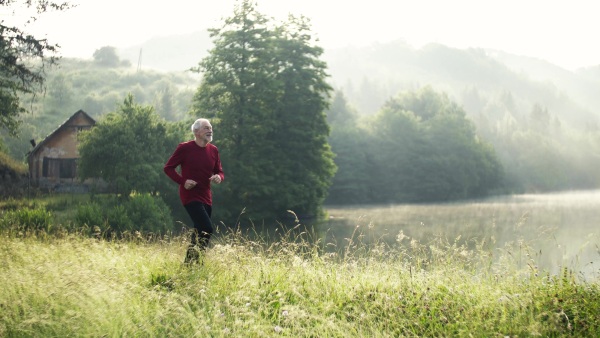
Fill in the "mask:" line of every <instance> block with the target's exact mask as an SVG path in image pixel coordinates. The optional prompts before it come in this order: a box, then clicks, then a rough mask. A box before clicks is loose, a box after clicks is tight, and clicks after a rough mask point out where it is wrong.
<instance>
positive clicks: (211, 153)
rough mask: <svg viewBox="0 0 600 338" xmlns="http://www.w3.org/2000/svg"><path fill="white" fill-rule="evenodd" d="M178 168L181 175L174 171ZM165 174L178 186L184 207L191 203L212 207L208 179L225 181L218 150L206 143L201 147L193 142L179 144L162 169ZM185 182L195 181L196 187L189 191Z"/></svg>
mask: <svg viewBox="0 0 600 338" xmlns="http://www.w3.org/2000/svg"><path fill="white" fill-rule="evenodd" d="M178 166H180V167H181V174H179V173H178V172H177V171H176V170H175V169H176V168H177V167H178ZM164 171H165V174H167V176H169V177H170V178H171V179H172V180H173V181H175V183H177V184H179V198H181V203H183V205H186V204H188V203H190V202H192V201H200V202H202V203H205V204H208V205H212V192H211V190H210V177H211V176H212V175H215V174H217V175H219V176H221V180H224V179H225V174H224V173H223V168H222V167H221V159H220V158H219V150H218V149H217V147H216V146H214V145H213V144H211V143H208V144H207V145H206V147H201V146H199V145H198V144H196V142H195V141H193V140H192V141H187V142H183V143H180V144H179V145H178V146H177V148H176V149H175V151H174V152H173V154H172V155H171V157H170V158H169V160H168V161H167V163H166V164H165V167H164ZM186 180H194V181H196V183H197V184H196V186H195V187H193V188H192V189H190V190H187V189H185V187H184V183H185V181H186Z"/></svg>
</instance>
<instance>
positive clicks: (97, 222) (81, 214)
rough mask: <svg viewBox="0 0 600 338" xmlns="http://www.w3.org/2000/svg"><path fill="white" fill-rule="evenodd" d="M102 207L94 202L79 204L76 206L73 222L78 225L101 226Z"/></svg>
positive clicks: (102, 217)
mask: <svg viewBox="0 0 600 338" xmlns="http://www.w3.org/2000/svg"><path fill="white" fill-rule="evenodd" d="M104 220H105V218H104V215H103V213H102V207H101V206H100V205H99V204H98V203H96V202H89V203H87V204H81V205H79V206H78V207H77V215H76V216H75V222H76V223H77V224H78V225H80V226H85V225H87V226H90V227H93V226H101V225H103V224H104Z"/></svg>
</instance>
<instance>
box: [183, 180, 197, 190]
mask: <svg viewBox="0 0 600 338" xmlns="http://www.w3.org/2000/svg"><path fill="white" fill-rule="evenodd" d="M195 186H196V181H194V180H186V181H185V183H184V184H183V187H184V188H185V189H186V190H190V189H192V188H193V187H195Z"/></svg>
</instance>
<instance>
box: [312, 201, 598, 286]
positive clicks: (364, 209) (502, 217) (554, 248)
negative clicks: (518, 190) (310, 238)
mask: <svg viewBox="0 0 600 338" xmlns="http://www.w3.org/2000/svg"><path fill="white" fill-rule="evenodd" d="M326 209H327V211H328V213H329V221H328V222H325V223H322V224H318V225H315V228H316V230H317V232H319V233H322V234H325V236H326V237H327V239H326V240H328V241H337V242H338V243H342V241H343V239H344V238H350V237H351V236H352V234H353V233H355V232H356V231H358V232H361V233H362V234H364V237H363V240H364V241H366V242H369V241H371V242H375V241H378V240H379V241H384V242H386V243H388V244H390V245H398V243H397V237H398V234H399V233H400V232H402V233H403V235H405V236H408V237H409V238H411V239H416V240H418V241H420V242H421V243H427V242H428V241H431V240H433V239H434V238H445V239H447V240H448V241H449V242H450V243H452V242H455V241H456V242H459V243H466V244H468V245H469V246H474V244H475V243H481V241H484V240H485V241H486V242H490V243H493V246H494V248H495V249H497V250H502V249H505V248H507V247H508V246H511V245H512V247H513V248H514V247H517V248H519V250H518V251H520V252H514V253H511V255H514V257H515V259H521V256H522V257H523V258H524V257H528V258H531V259H533V260H534V261H535V262H536V264H537V265H538V267H539V269H540V271H543V272H549V273H551V274H558V273H560V271H561V270H562V269H564V268H568V269H570V270H572V271H573V272H574V273H577V274H579V275H580V276H583V277H584V278H586V279H597V278H598V276H599V268H600V259H599V258H600V248H599V246H600V231H599V227H598V225H599V222H600V190H593V191H571V192H562V193H551V194H524V195H510V196H501V197H494V198H488V199H482V200H471V201H465V202H457V203H441V204H417V205H407V204H402V205H382V206H356V207H339V208H338V207H333V206H331V207H328V208H326ZM401 245H406V243H405V242H403V243H401Z"/></svg>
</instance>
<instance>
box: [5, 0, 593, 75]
mask: <svg viewBox="0 0 600 338" xmlns="http://www.w3.org/2000/svg"><path fill="white" fill-rule="evenodd" d="M595 1H596V0H569V1H566V0H502V1H500V0H452V1H450V0H368V1H363V0H256V3H257V9H258V10H259V11H260V12H261V13H263V14H266V15H267V16H271V17H274V18H275V19H279V20H283V19H285V18H286V17H287V15H288V14H289V13H291V14H294V15H304V16H306V17H308V18H310V20H311V23H312V31H313V32H314V33H315V34H316V36H317V37H318V38H319V45H320V46H322V47H323V48H325V50H327V49H328V48H338V47H344V46H349V45H352V46H368V45H370V44H374V43H385V42H389V41H393V40H403V41H405V42H407V43H408V44H409V45H412V46H413V47H414V48H421V47H422V46H424V45H426V44H428V43H441V44H444V45H446V46H449V47H454V48H460V49H465V48H489V49H497V50H501V51H504V52H508V53H512V54H516V55H522V56H529V57H534V58H538V59H542V60H546V61H549V62H551V63H554V64H556V65H558V66H561V67H563V68H565V69H569V70H575V69H577V68H580V67H588V66H596V65H600V44H599V43H598V35H597V34H598V33H599V32H600V20H598V19H597V14H598V13H599V12H598V10H597V9H596V5H595V4H594V2H595ZM70 2H71V3H75V4H78V6H77V7H76V8H73V9H69V10H68V11H63V12H57V13H50V14H44V15H43V16H41V17H40V18H39V19H38V21H36V22H35V23H33V24H31V25H30V26H27V28H26V29H25V30H26V31H27V32H31V33H33V34H34V35H35V36H36V37H38V38H39V37H46V38H47V39H48V40H49V41H50V42H52V43H57V44H59V45H60V46H61V55H63V56H65V57H80V58H91V57H92V55H93V53H94V51H95V50H96V49H98V48H100V47H103V46H114V47H117V48H127V47H131V46H135V45H139V44H141V43H143V42H145V41H147V40H149V39H151V38H152V37H155V36H168V35H173V34H188V33H192V32H196V31H205V30H206V29H207V28H210V27H218V26H220V24H221V22H222V19H223V18H225V17H229V16H231V15H232V14H233V8H234V4H235V2H236V1H235V0H169V1H157V0H70ZM0 15H1V17H2V19H6V18H7V15H5V14H4V13H0ZM13 19H14V18H13Z"/></svg>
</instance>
